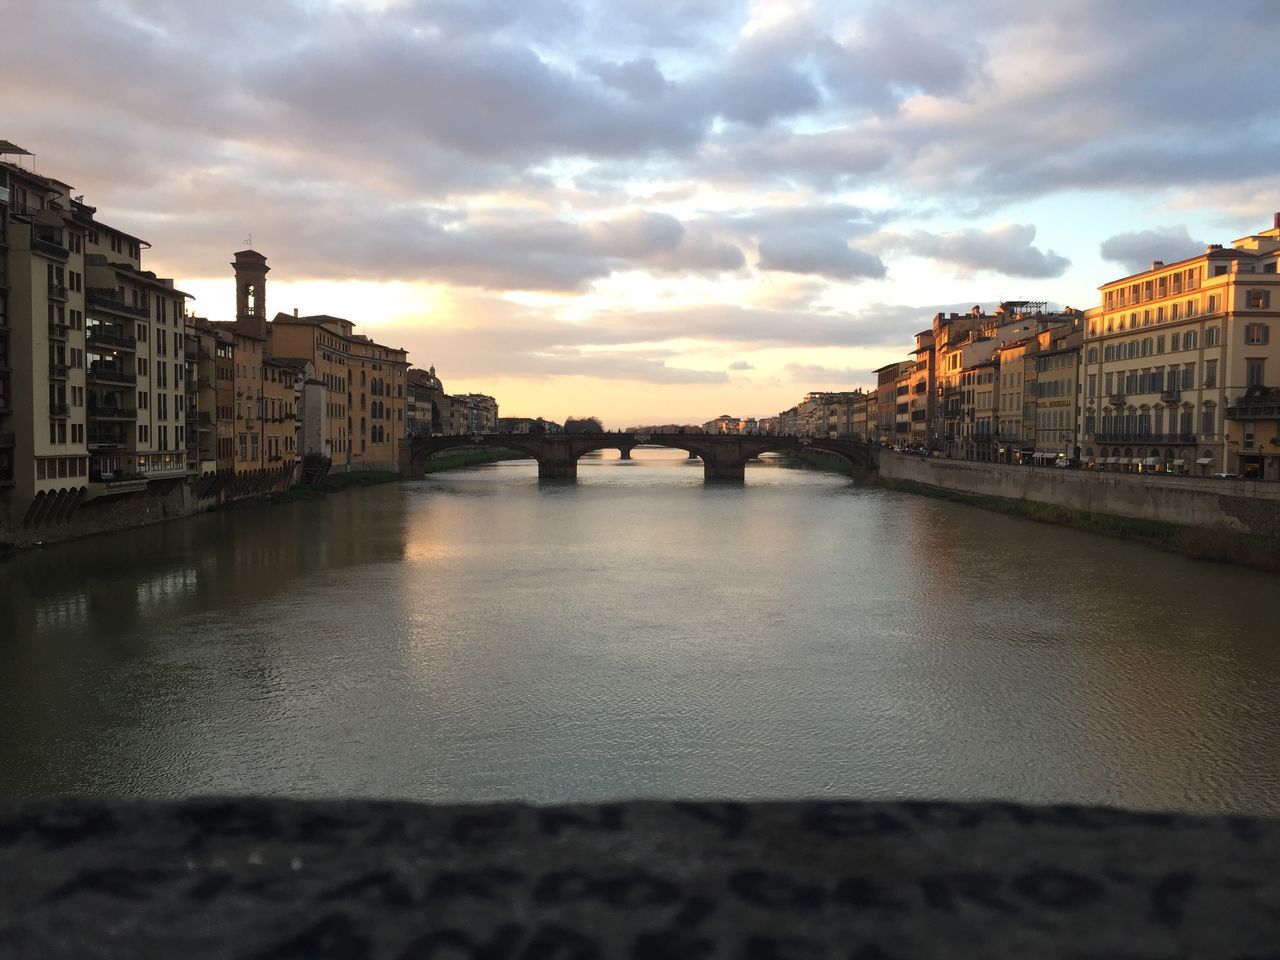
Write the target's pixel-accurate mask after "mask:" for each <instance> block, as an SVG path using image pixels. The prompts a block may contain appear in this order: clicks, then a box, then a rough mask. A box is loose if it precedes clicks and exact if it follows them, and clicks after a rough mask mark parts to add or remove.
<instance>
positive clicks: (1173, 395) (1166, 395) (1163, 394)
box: [1160, 390, 1182, 403]
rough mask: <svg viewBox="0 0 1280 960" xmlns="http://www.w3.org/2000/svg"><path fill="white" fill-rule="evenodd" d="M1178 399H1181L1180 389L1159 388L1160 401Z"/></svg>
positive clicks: (1173, 401)
mask: <svg viewBox="0 0 1280 960" xmlns="http://www.w3.org/2000/svg"><path fill="white" fill-rule="evenodd" d="M1180 399H1182V391H1181V390H1161V391H1160V402H1161V403H1177V402H1178V401H1179V400H1180Z"/></svg>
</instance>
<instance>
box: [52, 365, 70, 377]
mask: <svg viewBox="0 0 1280 960" xmlns="http://www.w3.org/2000/svg"><path fill="white" fill-rule="evenodd" d="M70 374H71V368H70V367H68V366H67V365H66V364H65V363H51V364H49V379H50V380H65V379H67V377H68V376H70Z"/></svg>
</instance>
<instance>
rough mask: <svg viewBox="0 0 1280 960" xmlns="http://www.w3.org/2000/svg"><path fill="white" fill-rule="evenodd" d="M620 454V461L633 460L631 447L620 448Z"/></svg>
mask: <svg viewBox="0 0 1280 960" xmlns="http://www.w3.org/2000/svg"><path fill="white" fill-rule="evenodd" d="M618 454H619V456H618V459H620V460H630V459H631V448H630V447H619V448H618Z"/></svg>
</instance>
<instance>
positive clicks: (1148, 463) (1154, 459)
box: [1142, 457, 1160, 467]
mask: <svg viewBox="0 0 1280 960" xmlns="http://www.w3.org/2000/svg"><path fill="white" fill-rule="evenodd" d="M1159 462H1160V458H1159V457H1147V459H1145V460H1143V461H1142V465H1143V466H1144V467H1154V466H1155V465H1156V464H1157V463H1159Z"/></svg>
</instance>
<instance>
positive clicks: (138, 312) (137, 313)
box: [85, 291, 151, 320]
mask: <svg viewBox="0 0 1280 960" xmlns="http://www.w3.org/2000/svg"><path fill="white" fill-rule="evenodd" d="M85 299H86V300H87V301H88V305H89V306H90V307H98V308H100V309H102V310H112V311H114V312H116V313H122V314H124V315H125V316H127V317H141V318H142V319H143V320H150V319H151V309H150V307H147V306H141V307H133V306H130V305H129V304H127V303H125V302H124V301H123V300H121V299H119V298H117V297H108V296H104V295H103V294H101V293H94V292H92V291H90V292H89V295H88V297H86V298H85Z"/></svg>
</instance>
